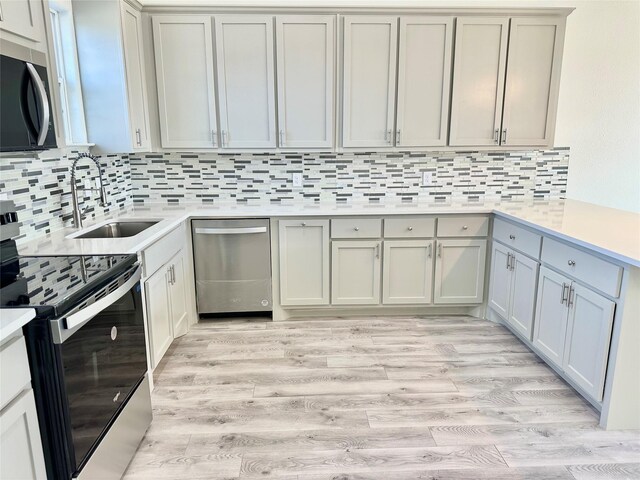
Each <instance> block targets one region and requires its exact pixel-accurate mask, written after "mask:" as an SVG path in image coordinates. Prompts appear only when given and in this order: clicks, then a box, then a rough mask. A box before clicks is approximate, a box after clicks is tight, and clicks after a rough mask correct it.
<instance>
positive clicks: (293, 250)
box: [278, 220, 329, 306]
mask: <svg viewBox="0 0 640 480" xmlns="http://www.w3.org/2000/svg"><path fill="white" fill-rule="evenodd" d="M278 240H279V247H278V252H279V256H280V262H279V263H280V304H281V305H284V306H289V305H328V304H329V220H279V221H278Z"/></svg>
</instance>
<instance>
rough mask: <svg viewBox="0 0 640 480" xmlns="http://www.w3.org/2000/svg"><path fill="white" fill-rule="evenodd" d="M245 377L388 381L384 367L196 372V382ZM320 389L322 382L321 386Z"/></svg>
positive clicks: (287, 381)
mask: <svg viewBox="0 0 640 480" xmlns="http://www.w3.org/2000/svg"><path fill="white" fill-rule="evenodd" d="M238 378H242V380H243V381H245V382H249V383H253V384H254V385H256V386H261V385H278V384H284V385H313V386H314V388H318V384H323V383H325V382H326V383H351V382H354V383H355V382H364V381H369V380H386V379H387V375H386V373H385V370H384V368H380V367H367V368H292V367H289V368H279V369H271V370H270V371H268V370H258V371H255V370H254V371H252V370H248V369H242V370H241V371H239V372H236V371H235V369H233V368H229V370H228V372H226V373H216V372H213V373H201V372H199V373H197V374H195V375H194V380H193V384H194V385H225V384H228V383H231V382H234V381H236V380H237V379H238ZM319 388H321V385H320V386H319Z"/></svg>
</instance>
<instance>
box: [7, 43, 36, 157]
mask: <svg viewBox="0 0 640 480" xmlns="http://www.w3.org/2000/svg"><path fill="white" fill-rule="evenodd" d="M25 75H27V73H26V67H25V64H24V62H23V61H21V60H17V59H15V58H10V57H7V56H5V55H0V151H3V152H4V151H16V150H27V149H29V148H30V145H31V141H30V138H29V136H30V135H29V131H28V127H25V123H24V121H23V113H22V102H23V100H22V98H23V90H22V89H23V80H24V77H25ZM33 138H35V137H33Z"/></svg>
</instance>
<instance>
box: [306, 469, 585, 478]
mask: <svg viewBox="0 0 640 480" xmlns="http://www.w3.org/2000/svg"><path fill="white" fill-rule="evenodd" d="M298 480H575V479H574V477H573V476H572V475H571V474H570V473H569V471H568V470H567V469H566V468H564V467H533V468H469V469H463V470H458V469H456V470H412V471H399V472H398V471H395V472H394V471H388V470H383V471H376V472H370V473H344V472H340V473H337V474H324V475H323V474H319V475H298Z"/></svg>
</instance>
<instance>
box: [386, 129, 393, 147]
mask: <svg viewBox="0 0 640 480" xmlns="http://www.w3.org/2000/svg"><path fill="white" fill-rule="evenodd" d="M384 139H385V141H386V142H387V143H388V144H389V145H391V144H392V143H393V135H392V131H391V130H387V132H386V133H385V136H384Z"/></svg>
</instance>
